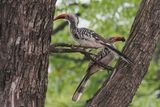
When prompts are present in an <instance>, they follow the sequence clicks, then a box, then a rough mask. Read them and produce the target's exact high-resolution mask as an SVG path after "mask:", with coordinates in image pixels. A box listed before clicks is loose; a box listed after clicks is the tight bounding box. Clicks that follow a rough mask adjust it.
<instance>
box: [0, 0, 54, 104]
mask: <svg viewBox="0 0 160 107" xmlns="http://www.w3.org/2000/svg"><path fill="white" fill-rule="evenodd" d="M55 2H56V0H0V107H44V101H45V95H46V90H47V82H48V81H47V77H48V76H47V75H48V73H47V71H48V47H49V44H50V35H51V29H52V26H51V25H52V19H53V12H54V9H55V7H54V5H55Z"/></svg>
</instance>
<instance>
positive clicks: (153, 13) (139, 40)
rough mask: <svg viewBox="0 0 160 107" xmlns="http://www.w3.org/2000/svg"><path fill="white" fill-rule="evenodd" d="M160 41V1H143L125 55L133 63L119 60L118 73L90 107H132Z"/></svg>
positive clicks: (99, 92)
mask: <svg viewBox="0 0 160 107" xmlns="http://www.w3.org/2000/svg"><path fill="white" fill-rule="evenodd" d="M159 37H160V0H142V2H141V5H140V9H139V11H138V13H137V16H136V18H135V21H134V23H133V26H132V28H131V31H130V35H129V39H128V41H127V43H126V45H125V47H124V49H123V53H125V54H126V55H127V56H129V57H130V58H131V59H133V61H134V64H133V65H129V64H127V63H125V62H124V61H122V60H119V61H118V63H117V65H116V69H115V71H114V72H113V74H112V76H111V77H110V79H109V80H108V81H106V82H105V83H104V85H103V87H102V88H101V89H100V90H99V91H98V92H97V93H96V95H95V96H94V97H93V98H92V99H91V100H90V101H89V103H88V104H87V107H128V106H129V104H130V103H131V101H132V99H133V96H134V95H135V92H136V90H137V88H138V86H139V85H140V83H141V81H142V79H143V77H144V75H145V74H146V73H147V70H148V67H149V64H150V61H151V58H152V56H153V53H154V50H155V47H156V44H157V42H158V39H159Z"/></svg>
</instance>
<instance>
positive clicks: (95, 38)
mask: <svg viewBox="0 0 160 107" xmlns="http://www.w3.org/2000/svg"><path fill="white" fill-rule="evenodd" d="M58 19H65V20H67V21H68V22H69V24H70V31H71V33H72V36H73V38H74V39H75V41H77V42H78V43H79V44H80V45H81V46H84V47H94V48H95V47H96V48H102V47H106V48H108V49H109V50H111V51H112V52H114V53H115V54H117V55H118V56H119V57H121V58H122V59H123V60H124V61H126V62H127V63H131V64H132V63H133V62H132V61H131V59H130V58H128V57H127V56H126V55H124V54H123V53H121V52H120V51H118V50H117V49H115V48H114V47H113V46H112V45H111V44H110V43H108V42H106V41H105V39H104V38H103V37H101V36H100V35H99V34H97V33H95V32H94V31H92V30H90V29H87V28H78V23H79V20H78V16H76V15H73V14H65V13H64V14H60V15H58V16H57V17H55V18H54V21H55V20H58Z"/></svg>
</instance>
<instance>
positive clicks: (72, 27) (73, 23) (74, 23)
mask: <svg viewBox="0 0 160 107" xmlns="http://www.w3.org/2000/svg"><path fill="white" fill-rule="evenodd" d="M69 25H70V31H71V32H72V33H74V32H75V31H76V30H77V28H78V25H77V24H76V22H74V21H69Z"/></svg>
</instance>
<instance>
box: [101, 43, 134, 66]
mask: <svg viewBox="0 0 160 107" xmlns="http://www.w3.org/2000/svg"><path fill="white" fill-rule="evenodd" d="M102 45H105V46H106V47H107V48H109V49H110V50H111V51H112V52H114V53H115V54H117V55H118V56H119V57H121V58H122V59H123V60H124V61H126V62H127V63H130V64H133V61H132V60H131V59H130V58H128V57H127V56H126V55H124V54H123V53H121V52H120V51H119V50H117V49H115V48H114V47H113V46H112V45H110V44H108V43H102Z"/></svg>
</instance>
